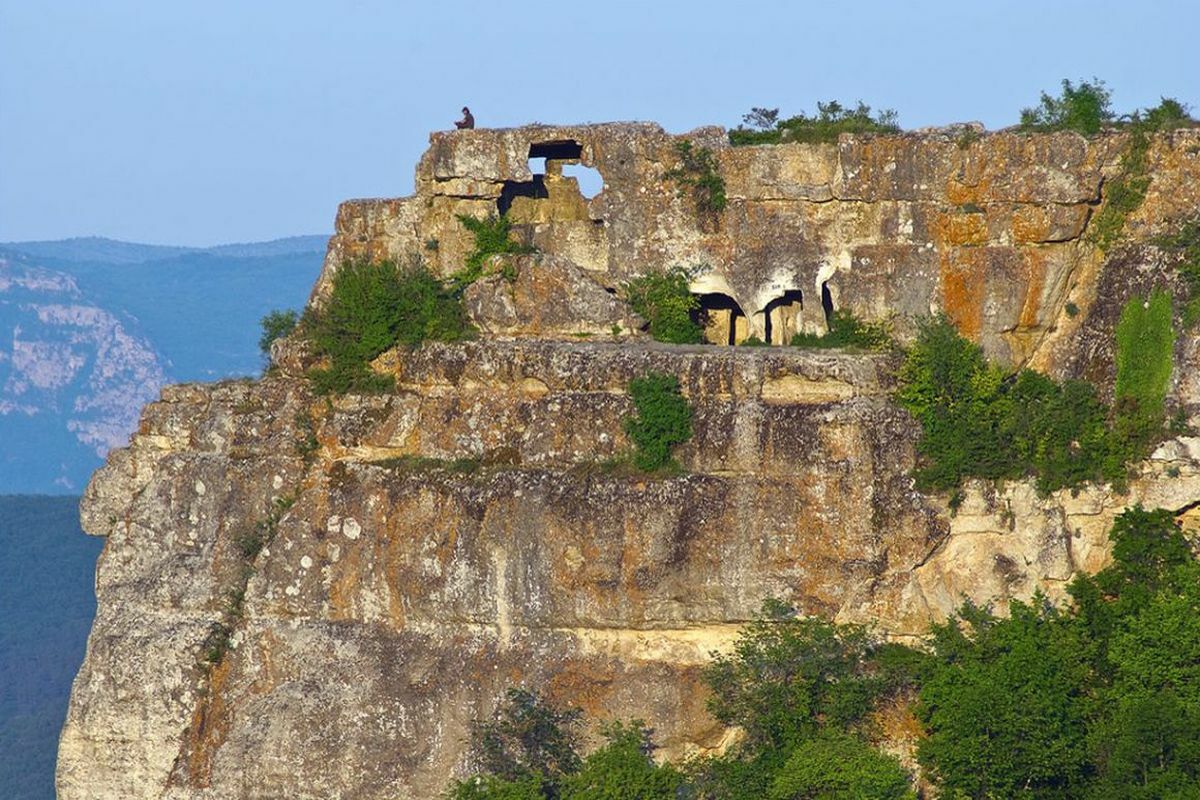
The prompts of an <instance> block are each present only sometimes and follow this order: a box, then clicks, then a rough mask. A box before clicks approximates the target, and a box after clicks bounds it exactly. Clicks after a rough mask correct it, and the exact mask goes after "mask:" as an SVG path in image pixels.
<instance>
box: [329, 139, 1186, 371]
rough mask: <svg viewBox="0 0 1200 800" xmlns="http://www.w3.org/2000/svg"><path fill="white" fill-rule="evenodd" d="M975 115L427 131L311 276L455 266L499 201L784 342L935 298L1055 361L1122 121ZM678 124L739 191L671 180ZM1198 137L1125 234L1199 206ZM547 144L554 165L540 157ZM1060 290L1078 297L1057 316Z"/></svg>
mask: <svg viewBox="0 0 1200 800" xmlns="http://www.w3.org/2000/svg"><path fill="white" fill-rule="evenodd" d="M964 130H967V129H966V128H964V127H961V126H960V127H957V128H952V129H946V130H943V131H933V132H924V133H909V134H897V135H891V136H869V137H854V136H843V137H842V138H841V139H840V140H839V142H838V143H837V144H822V145H805V144H783V145H761V146H753V147H731V146H729V145H728V144H727V139H726V136H725V132H724V130H723V129H720V128H701V129H699V130H696V131H693V132H691V133H688V134H683V135H681V136H672V135H669V134H667V133H665V132H664V131H663V130H662V128H660V127H659V126H657V125H653V124H642V123H639V124H620V123H613V124H604V125H587V126H574V127H548V126H547V127H541V126H534V127H525V128H516V129H508V130H474V131H456V132H449V133H435V134H433V135H432V136H431V138H430V142H431V146H430V149H429V150H428V151H427V152H426V153H425V155H424V156H423V157H422V159H421V162H420V164H419V166H418V167H417V171H416V181H415V184H416V193H415V194H414V195H412V196H411V197H407V198H402V199H391V200H355V201H349V202H346V203H343V204H342V206H341V207H340V209H339V211H338V215H337V223H336V232H335V235H334V238H333V239H332V241H331V243H330V248H329V255H328V258H327V261H326V266H325V270H324V273H323V275H322V277H321V279H320V280H319V281H318V283H317V286H316V288H315V290H314V293H315V295H316V296H318V297H319V296H320V295H321V294H322V293H323V292H324V291H326V290H327V288H328V285H329V278H330V276H331V274H332V272H333V271H334V270H335V269H336V267H337V265H338V264H339V263H341V262H342V261H343V260H344V259H346V258H356V257H367V258H380V257H395V258H404V257H406V256H408V255H409V254H412V253H418V254H420V255H421V256H423V257H424V258H425V260H426V261H427V262H428V263H429V264H430V265H431V266H433V267H434V268H436V269H437V270H438V271H440V272H442V273H443V274H451V273H452V272H454V271H455V270H457V269H459V268H460V267H461V265H462V263H463V259H464V257H465V255H466V253H468V252H469V251H470V249H471V246H472V242H473V240H472V237H471V235H470V234H469V232H467V231H466V230H465V228H463V227H462V225H461V224H460V223H459V222H458V221H457V219H456V218H455V215H457V214H468V215H472V216H477V217H482V216H486V215H488V214H494V213H496V211H497V209H504V210H507V211H508V213H509V215H510V217H511V218H512V219H513V220H514V222H516V223H517V230H518V232H519V235H521V236H523V237H524V238H525V240H526V241H528V242H529V243H531V244H533V245H534V246H535V247H536V248H537V249H538V250H539V251H540V252H543V253H547V254H553V255H554V256H556V257H560V258H563V259H566V260H568V261H570V262H572V263H573V264H575V265H577V266H578V267H580V268H582V269H583V270H584V271H585V272H586V274H587V275H589V276H590V277H591V278H593V279H594V280H595V281H597V282H599V283H600V284H602V285H603V286H605V287H607V288H609V289H614V288H617V287H619V286H620V284H621V283H622V282H623V281H625V280H627V279H629V278H630V277H633V276H636V275H640V274H644V273H645V272H647V271H651V270H656V269H662V268H664V267H668V266H672V265H682V266H685V267H689V268H693V269H695V270H697V273H698V274H697V275H696V278H695V280H694V284H693V289H694V290H695V291H696V292H697V293H703V294H718V293H719V294H720V295H724V296H727V297H728V298H730V299H731V300H732V301H733V302H735V303H736V304H737V307H738V308H739V309H740V310H741V311H742V312H743V313H744V314H745V316H746V319H745V320H744V322H743V323H742V325H743V327H742V328H741V329H740V330H738V331H737V336H738V338H741V337H744V336H746V335H749V334H754V335H756V336H758V337H759V338H760V339H762V340H764V341H767V340H768V335H767V334H768V331H767V325H768V317H770V318H771V322H772V323H773V324H772V326H771V327H772V328H773V330H772V332H771V333H772V335H771V337H770V339H771V340H773V341H772V342H771V343H773V344H778V343H781V342H783V343H786V341H787V340H788V339H789V337H788V334H790V333H791V332H795V331H805V332H812V333H820V332H822V331H823V330H824V329H825V325H826V313H825V312H826V308H827V307H828V306H829V305H830V304H831V305H832V307H833V308H846V309H849V310H851V311H852V312H853V313H854V314H855V315H857V316H858V317H859V318H861V319H865V320H871V321H876V320H890V321H891V322H892V324H893V328H894V329H895V331H896V332H897V333H898V334H899V335H900V336H901V337H902V338H903V337H906V336H908V335H910V334H911V332H912V327H913V326H912V321H913V320H914V319H915V318H917V317H920V316H922V315H926V314H929V313H930V312H932V311H937V310H943V311H945V312H946V313H948V314H949V315H950V317H951V318H952V319H953V320H954V321H955V322H956V323H957V324H958V326H959V327H960V329H961V330H962V331H963V332H964V333H965V334H966V335H967V336H969V337H971V338H973V339H976V340H977V341H979V342H980V343H981V344H982V345H983V347H984V348H985V351H986V352H987V354H988V355H989V356H990V357H991V358H994V359H997V360H999V361H1001V362H1003V363H1008V364H1022V363H1028V362H1032V363H1034V364H1035V365H1037V366H1040V367H1041V368H1043V369H1049V370H1051V371H1054V370H1056V369H1058V368H1060V367H1061V366H1062V365H1063V363H1064V362H1063V357H1062V355H1061V354H1059V355H1057V356H1056V355H1055V352H1054V345H1055V343H1056V342H1058V341H1059V340H1061V339H1063V338H1064V337H1066V338H1070V336H1071V335H1072V333H1073V332H1074V331H1075V330H1076V329H1077V328H1078V327H1079V325H1080V324H1081V322H1082V319H1083V318H1086V312H1087V311H1088V309H1089V308H1090V307H1091V304H1092V302H1093V300H1094V298H1095V291H1094V290H1095V282H1096V275H1097V273H1098V270H1099V268H1100V266H1101V263H1102V260H1103V254H1102V253H1100V252H1099V251H1098V250H1097V248H1096V247H1095V246H1094V245H1092V244H1091V243H1090V242H1089V241H1087V239H1086V236H1085V235H1084V234H1085V232H1086V230H1087V226H1088V223H1089V222H1090V221H1091V219H1092V218H1093V217H1094V215H1095V212H1096V210H1097V209H1098V207H1099V206H1100V204H1101V202H1102V199H1103V191H1104V182H1105V180H1107V179H1108V178H1111V177H1112V176H1113V175H1114V174H1115V173H1116V171H1117V170H1118V169H1119V164H1120V155H1121V151H1122V148H1123V147H1124V145H1125V138H1126V137H1125V135H1124V134H1110V135H1105V136H1099V137H1094V138H1091V139H1087V138H1084V137H1082V136H1079V135H1077V134H1074V133H1059V134H1051V135H1036V136H1030V135H1025V134H1018V133H1006V132H1000V133H994V134H987V135H981V136H977V137H972V138H967V139H964V138H963V131H964ZM685 139H686V140H690V141H692V142H693V143H695V144H696V145H701V146H705V147H709V148H711V149H712V151H713V152H714V154H715V156H716V159H717V162H718V164H719V172H720V174H721V175H722V176H723V178H724V180H725V182H726V187H727V194H728V198H729V202H728V206H727V207H726V209H725V210H724V211H723V212H722V213H720V214H718V215H715V217H709V216H708V215H705V214H700V213H697V209H696V206H695V203H694V201H693V200H692V199H691V197H690V196H688V195H686V194H681V193H680V191H679V190H678V186H677V184H676V183H675V182H673V181H672V180H670V179H666V178H664V174H665V173H666V172H667V171H668V170H671V169H673V168H675V167H677V166H678V163H679V160H678V157H677V155H676V154H675V150H674V147H675V144H676V143H677V142H679V141H682V140H685ZM1198 149H1200V131H1195V130H1191V131H1178V132H1175V133H1173V134H1169V135H1161V136H1158V137H1156V138H1155V140H1154V143H1153V147H1152V148H1151V151H1150V154H1149V160H1148V163H1149V169H1150V171H1151V172H1152V173H1153V174H1154V175H1155V176H1156V177H1155V180H1154V181H1153V183H1152V184H1151V188H1150V192H1149V195H1148V196H1147V198H1146V201H1145V202H1144V203H1143V205H1142V207H1141V208H1140V209H1139V211H1138V212H1137V213H1136V214H1135V215H1134V216H1133V217H1132V218H1131V219H1130V221H1129V224H1128V231H1129V232H1130V233H1131V234H1132V238H1133V239H1135V240H1138V239H1142V240H1144V239H1146V238H1148V237H1149V236H1151V235H1152V234H1154V233H1157V232H1159V231H1161V230H1164V229H1165V228H1166V227H1167V226H1169V225H1170V224H1171V223H1173V222H1176V221H1178V220H1179V219H1180V218H1182V217H1184V216H1186V215H1188V214H1190V213H1194V209H1195V208H1196V207H1197V205H1198V204H1200V188H1198V187H1200V155H1197V151H1198ZM547 155H549V156H550V157H549V158H548V159H547V161H546V164H547V168H546V169H545V172H544V173H543V174H542V175H537V174H535V173H533V172H531V170H530V164H531V160H530V159H531V158H535V159H540V158H542V157H545V156H547ZM570 163H582V164H583V165H585V166H587V167H591V168H594V169H595V170H597V171H598V172H599V175H600V176H601V178H602V179H603V182H604V185H603V190H602V191H601V192H600V193H599V194H597V195H596V196H594V197H592V198H591V199H590V200H589V199H587V198H584V197H583V196H582V195H581V194H580V192H579V190H578V187H577V184H576V181H575V179H574V178H571V177H563V176H562V175H561V168H562V165H563V164H570ZM535 165H536V166H539V167H540V161H539V162H536V164H535ZM435 243H436V249H433V248H434V245H435ZM823 288H825V289H827V291H828V297H827V298H825V303H824V304H823V302H822V300H823V298H822V290H823ZM1068 303H1071V304H1073V305H1074V306H1075V307H1076V308H1078V309H1080V310H1081V311H1083V312H1085V313H1084V314H1082V315H1079V316H1074V317H1073V316H1070V315H1067V314H1065V313H1064V309H1065V307H1066V306H1067V304H1068ZM781 329H782V335H780V330H781Z"/></svg>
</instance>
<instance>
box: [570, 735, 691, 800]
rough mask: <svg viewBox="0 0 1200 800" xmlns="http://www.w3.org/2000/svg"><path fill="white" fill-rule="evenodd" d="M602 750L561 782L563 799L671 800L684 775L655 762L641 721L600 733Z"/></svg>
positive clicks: (648, 736) (651, 745)
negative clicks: (603, 740) (602, 743)
mask: <svg viewBox="0 0 1200 800" xmlns="http://www.w3.org/2000/svg"><path fill="white" fill-rule="evenodd" d="M603 735H604V738H605V740H606V742H605V744H604V746H603V747H600V748H599V749H598V750H596V751H595V752H593V753H592V754H591V755H589V756H588V757H587V758H586V759H585V760H584V762H583V766H582V767H581V768H580V770H579V771H578V772H576V773H575V774H573V775H570V776H568V777H566V778H565V779H564V781H563V789H562V795H561V796H562V800H674V798H675V797H676V796H677V794H678V791H679V788H680V787H681V786H682V785H683V775H682V774H681V773H680V772H679V770H677V769H675V768H674V767H672V766H671V765H669V764H665V765H662V766H659V765H658V764H655V763H654V759H653V758H652V757H651V753H652V752H653V750H654V746H653V744H652V743H651V740H650V733H649V731H648V730H647V729H646V727H645V725H644V723H642V722H641V720H634V721H633V722H631V723H630V724H628V725H624V724H622V723H620V722H615V723H613V724H611V725H609V726H608V727H606V728H605V729H604V731H603Z"/></svg>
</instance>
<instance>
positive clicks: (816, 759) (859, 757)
mask: <svg viewBox="0 0 1200 800" xmlns="http://www.w3.org/2000/svg"><path fill="white" fill-rule="evenodd" d="M863 797H870V798H873V799H874V800H907V799H908V798H912V800H916V793H915V792H913V791H912V789H911V788H909V784H908V773H907V772H905V771H904V768H903V767H901V766H900V764H899V762H897V761H896V759H895V758H892V757H891V756H888V755H884V754H883V753H881V752H879V751H878V750H876V749H875V748H873V747H871V746H870V745H868V744H867V743H866V742H864V741H862V740H861V739H859V738H857V737H855V736H849V735H847V734H839V733H827V734H823V735H821V736H816V737H813V738H811V739H807V740H805V741H803V742H801V743H800V744H799V745H797V747H796V748H795V749H794V750H793V751H792V754H791V755H790V756H789V757H788V760H787V762H786V763H784V765H783V767H781V768H780V770H779V772H778V773H777V774H776V775H775V779H774V781H773V782H772V784H771V790H770V794H769V795H768V798H769V800H808V799H809V798H822V800H858V799H859V798H863Z"/></svg>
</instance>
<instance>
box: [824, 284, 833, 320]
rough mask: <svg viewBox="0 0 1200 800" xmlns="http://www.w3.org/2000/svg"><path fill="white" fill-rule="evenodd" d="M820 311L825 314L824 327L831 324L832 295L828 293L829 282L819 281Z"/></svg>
mask: <svg viewBox="0 0 1200 800" xmlns="http://www.w3.org/2000/svg"><path fill="white" fill-rule="evenodd" d="M821 309H822V310H823V311H824V312H825V327H827V328H828V327H830V326H831V325H832V324H833V293H832V292H830V291H829V281H821Z"/></svg>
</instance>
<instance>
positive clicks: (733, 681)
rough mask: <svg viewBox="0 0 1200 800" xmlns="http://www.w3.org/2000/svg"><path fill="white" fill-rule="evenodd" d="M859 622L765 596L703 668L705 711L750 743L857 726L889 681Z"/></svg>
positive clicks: (780, 746) (776, 742) (778, 746)
mask: <svg viewBox="0 0 1200 800" xmlns="http://www.w3.org/2000/svg"><path fill="white" fill-rule="evenodd" d="M876 648H877V645H876V643H875V642H874V640H872V639H871V638H870V637H869V636H868V635H867V632H866V630H865V629H863V628H861V627H857V626H846V625H834V624H833V623H831V622H826V621H825V620H822V619H818V618H815V617H813V618H807V619H800V618H797V617H796V616H795V614H794V612H793V611H792V609H790V608H789V607H787V606H786V605H784V604H782V603H779V602H778V601H767V602H766V603H764V604H763V609H762V611H761V612H760V614H759V617H758V618H757V619H756V620H754V621H753V622H751V623H749V624H748V625H747V626H746V628H745V629H744V630H743V631H742V633H741V635H740V636H739V637H738V640H737V643H736V644H735V646H734V649H733V652H732V653H730V654H728V655H717V656H715V657H714V658H713V661H712V663H711V664H709V665H708V667H706V668H705V672H704V681H705V683H706V684H708V687H709V689H710V690H711V691H712V697H711V698H710V699H709V711H711V712H712V715H713V716H714V717H716V718H717V720H719V721H720V722H723V723H725V724H726V725H739V726H741V727H742V729H743V730H744V731H745V732H746V744H747V746H748V747H750V748H752V749H767V750H785V749H788V748H790V747H793V746H794V745H796V744H797V743H798V742H800V741H803V740H805V739H807V738H809V737H811V736H813V735H814V734H816V733H818V732H819V731H821V730H824V729H826V728H830V729H833V730H842V729H847V728H850V727H853V726H855V725H858V724H859V723H861V722H862V720H863V718H864V717H865V716H866V715H867V713H868V712H870V711H871V709H872V708H873V707H874V704H875V701H876V700H877V699H878V697H879V696H880V695H881V694H882V693H883V692H884V691H885V690H886V689H887V688H889V677H888V675H887V671H886V670H884V669H882V668H881V666H880V664H879V663H878V662H877V661H876V660H875V657H874V656H875V651H876Z"/></svg>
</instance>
